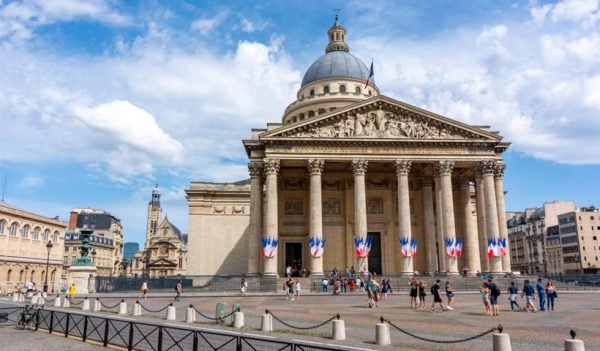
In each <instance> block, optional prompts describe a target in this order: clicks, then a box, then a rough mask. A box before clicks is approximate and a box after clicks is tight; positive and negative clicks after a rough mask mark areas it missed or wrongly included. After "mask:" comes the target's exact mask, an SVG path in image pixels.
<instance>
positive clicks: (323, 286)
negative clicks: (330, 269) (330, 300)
mask: <svg viewBox="0 0 600 351" xmlns="http://www.w3.org/2000/svg"><path fill="white" fill-rule="evenodd" d="M321 284H322V286H321V288H322V289H323V292H324V293H327V290H328V287H329V279H327V278H323V282H322V283H321Z"/></svg>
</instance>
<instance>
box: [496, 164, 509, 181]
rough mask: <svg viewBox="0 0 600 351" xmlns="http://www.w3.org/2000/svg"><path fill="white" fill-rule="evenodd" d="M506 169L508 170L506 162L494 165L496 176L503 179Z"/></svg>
mask: <svg viewBox="0 0 600 351" xmlns="http://www.w3.org/2000/svg"><path fill="white" fill-rule="evenodd" d="M505 170H506V165H505V164H504V163H497V164H496V167H494V178H496V179H502V177H504V171H505Z"/></svg>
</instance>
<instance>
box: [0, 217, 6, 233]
mask: <svg viewBox="0 0 600 351" xmlns="http://www.w3.org/2000/svg"><path fill="white" fill-rule="evenodd" d="M5 226H6V222H4V220H0V235H4V227H5Z"/></svg>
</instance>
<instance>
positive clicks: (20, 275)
mask: <svg viewBox="0 0 600 351" xmlns="http://www.w3.org/2000/svg"><path fill="white" fill-rule="evenodd" d="M24 273H25V271H24V270H23V269H21V272H19V281H20V282H22V281H23V274H24Z"/></svg>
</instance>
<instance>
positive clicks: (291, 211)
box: [283, 199, 304, 215]
mask: <svg viewBox="0 0 600 351" xmlns="http://www.w3.org/2000/svg"><path fill="white" fill-rule="evenodd" d="M283 213H284V214H286V215H301V214H303V213H304V207H303V206H302V199H290V200H286V201H285V207H284V212H283Z"/></svg>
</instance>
